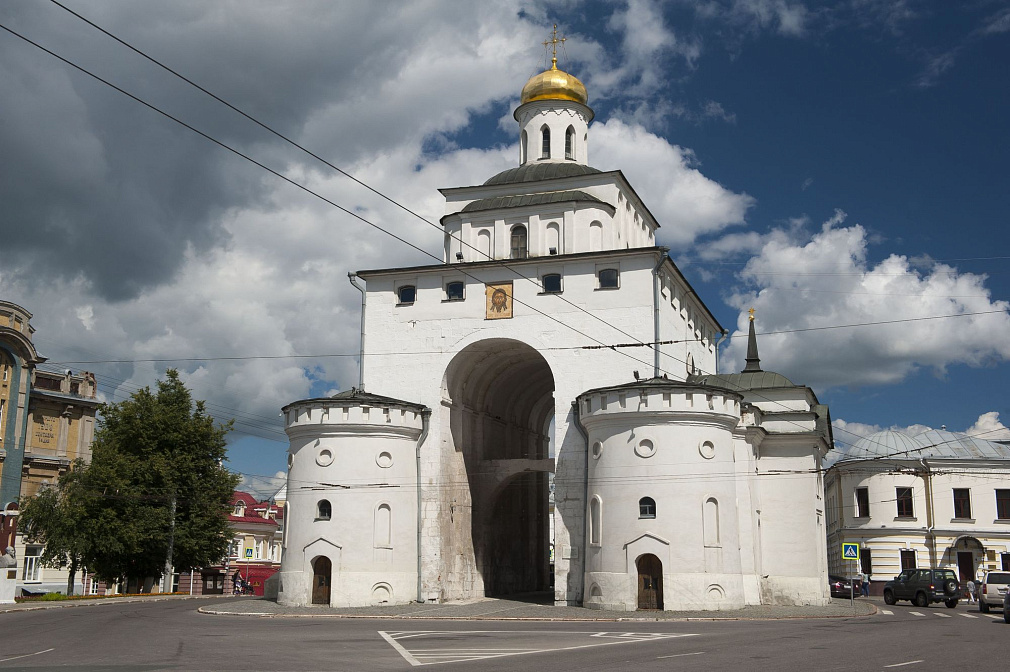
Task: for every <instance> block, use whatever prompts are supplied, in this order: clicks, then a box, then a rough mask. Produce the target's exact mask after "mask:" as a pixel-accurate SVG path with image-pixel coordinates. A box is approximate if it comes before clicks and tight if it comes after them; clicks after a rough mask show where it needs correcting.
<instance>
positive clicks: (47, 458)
mask: <svg viewBox="0 0 1010 672" xmlns="http://www.w3.org/2000/svg"><path fill="white" fill-rule="evenodd" d="M31 318H32V314H31V313H29V312H28V311H27V310H25V309H24V308H22V307H21V306H18V305H17V304H14V303H11V302H9V301H0V511H5V512H6V514H5V515H6V516H7V517H13V516H14V515H16V514H15V511H14V509H15V506H16V503H17V502H18V501H19V500H20V499H23V498H25V497H33V496H34V495H35V494H36V493H37V492H38V491H39V489H40V488H41V487H44V486H45V485H50V484H55V483H56V482H57V481H58V480H59V477H60V476H61V475H62V474H64V473H66V471H67V470H68V469H70V467H71V465H72V464H73V463H74V460H77V459H83V460H84V461H85V462H90V461H91V444H92V442H93V441H94V436H95V413H96V411H97V410H98V406H99V401H98V399H97V392H98V386H97V383H96V381H95V376H94V374H92V373H88V372H81V373H74V372H72V371H69V370H63V371H43V370H41V369H40V368H39V365H41V364H43V363H44V362H45V361H46V358H45V357H42V356H40V355H39V354H38V352H37V350H36V349H35V346H34V344H33V342H32V337H33V335H34V332H35V329H34V328H33V327H32V326H31ZM0 542H3V543H4V544H5V545H6V544H11V540H9V539H0ZM11 545H13V546H14V547H15V549H16V551H17V557H18V565H19V566H18V568H17V579H18V584H17V585H18V588H19V589H21V590H24V591H29V592H46V591H50V590H61V591H62V590H66V582H67V574H66V570H63V569H51V568H43V567H42V566H41V564H40V562H39V557H40V556H41V554H42V547H41V546H39V545H37V544H27V545H26V544H25V543H24V538H23V537H22V536H21V535H18V536H17V538H16V540H15V541H14V543H12V544H11Z"/></svg>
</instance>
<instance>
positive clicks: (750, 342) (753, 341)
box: [743, 308, 761, 373]
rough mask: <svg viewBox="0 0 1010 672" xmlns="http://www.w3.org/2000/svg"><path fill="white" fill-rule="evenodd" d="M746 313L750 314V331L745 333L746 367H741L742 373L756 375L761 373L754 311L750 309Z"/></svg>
mask: <svg viewBox="0 0 1010 672" xmlns="http://www.w3.org/2000/svg"><path fill="white" fill-rule="evenodd" d="M747 312H748V313H750V323H749V325H750V330H749V331H748V332H747V357H746V358H745V360H746V362H747V366H745V367H743V372H744V373H748V372H750V371H753V372H755V373H758V372H760V371H761V358H760V357H758V342H757V335H755V333H754V309H753V308H751V309H750V310H748V311H747Z"/></svg>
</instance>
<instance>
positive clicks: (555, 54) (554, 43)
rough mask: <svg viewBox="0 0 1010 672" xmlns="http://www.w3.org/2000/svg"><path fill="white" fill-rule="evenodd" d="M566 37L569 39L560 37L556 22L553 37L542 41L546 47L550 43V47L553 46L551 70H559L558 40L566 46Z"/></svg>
mask: <svg viewBox="0 0 1010 672" xmlns="http://www.w3.org/2000/svg"><path fill="white" fill-rule="evenodd" d="M566 39H568V38H566V37H562V38H561V39H558V24H556V23H555V24H554V33H553V35H552V37H551V39H549V40H544V41H543V43H542V44H543V45H544V47H545V48H546V47H547V46H548V45H550V47H551V70H557V69H558V42H560V43H561V45H562V46H564V44H565V40H566Z"/></svg>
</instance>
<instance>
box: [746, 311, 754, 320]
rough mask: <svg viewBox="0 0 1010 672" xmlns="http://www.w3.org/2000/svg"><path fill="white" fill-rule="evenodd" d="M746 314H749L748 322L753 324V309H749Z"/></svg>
mask: <svg viewBox="0 0 1010 672" xmlns="http://www.w3.org/2000/svg"><path fill="white" fill-rule="evenodd" d="M747 312H748V313H750V321H751V322H753V321H754V309H753V308H751V309H750V310H748V311H747Z"/></svg>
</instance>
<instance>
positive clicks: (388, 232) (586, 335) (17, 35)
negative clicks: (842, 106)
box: [0, 0, 845, 431]
mask: <svg viewBox="0 0 1010 672" xmlns="http://www.w3.org/2000/svg"><path fill="white" fill-rule="evenodd" d="M51 2H54V4H57V5H59V6H60V7H62V8H63V9H66V10H67V11H69V12H70V13H72V14H74V15H75V16H78V17H79V18H81V19H82V20H85V21H86V22H88V23H89V24H91V25H93V26H95V27H96V28H99V27H98V26H97V25H96V24H94V23H92V22H90V21H88V20H87V19H84V17H81V16H80V15H78V14H77V13H76V12H73V11H71V10H69V9H67V8H66V7H64V6H63V5H60V4H59V3H58V2H55V0H51ZM0 28H2V29H3V30H5V31H6V32H8V33H10V34H11V35H13V36H15V37H17V38H19V39H21V40H23V41H25V42H27V43H28V44H31V45H32V46H34V47H36V48H38V49H40V50H41V51H44V52H45V53H47V54H49V55H50V56H53V57H54V58H56V59H58V60H60V61H61V62H63V63H65V64H67V65H69V66H71V67H73V68H75V69H76V70H78V71H80V72H82V73H83V74H86V75H88V76H89V77H92V78H93V79H95V80H97V81H99V82H101V83H103V84H105V85H106V86H109V87H110V88H112V89H114V90H116V91H117V92H119V93H121V94H123V95H125V96H127V97H129V98H131V99H132V100H134V101H136V102H138V103H140V104H142V105H144V106H145V107H147V108H149V109H151V110H152V111H154V112H156V113H158V114H161V115H162V116H165V117H166V118H168V119H170V120H171V121H174V122H176V123H177V124H179V125H181V126H183V127H184V128H186V129H188V130H190V131H192V132H194V133H196V134H197V135H200V136H201V137H203V138H205V139H207V140H208V141H210V142H212V143H214V144H216V145H218V146H220V147H221V148H223V149H225V150H227V151H229V152H231V153H233V154H235V155H237V156H239V157H241V158H243V159H245V160H247V161H249V162H250V163H253V164H254V165H256V166H258V167H260V168H262V169H263V170H266V171H267V172H269V173H271V174H273V175H274V176H276V177H279V178H280V179H282V180H284V181H285V182H288V183H289V184H291V185H293V186H295V187H297V188H298V189H300V190H302V191H304V192H306V193H308V194H310V195H312V196H315V197H316V198H318V199H320V200H322V201H324V202H325V203H327V204H329V205H331V206H333V207H335V208H337V209H338V210H340V211H342V212H344V213H346V214H348V215H351V216H352V217H354V218H355V219H358V220H360V221H361V222H363V223H365V224H367V225H368V226H370V227H372V228H374V229H376V230H378V231H380V232H382V233H385V234H387V235H389V236H391V237H392V238H394V239H396V240H398V241H399V242H402V243H404V244H405V245H407V246H409V247H411V248H412V249H414V250H416V251H418V252H421V253H422V254H424V255H426V256H429V257H431V258H433V259H435V260H436V261H438V262H439V263H443V260H441V259H439V258H438V257H436V256H435V255H434V254H431V253H430V252H428V251H426V250H424V249H422V248H420V247H418V246H417V245H415V244H413V243H411V242H409V241H407V240H406V239H404V238H402V237H401V236H398V235H396V234H394V233H392V232H391V231H388V230H386V229H384V228H382V227H381V226H379V225H377V224H374V223H373V222H371V221H369V220H368V219H366V218H365V217H363V216H361V215H359V214H357V213H355V212H353V211H351V210H349V209H347V208H345V207H343V206H341V205H339V204H338V203H336V202H334V201H332V200H330V199H328V198H326V197H324V196H322V195H321V194H318V193H317V192H315V191H313V190H311V189H309V188H308V187H306V186H304V185H302V184H300V183H299V182H297V181H295V180H293V179H291V178H289V177H287V176H285V175H284V174H282V173H280V172H278V171H276V170H274V169H272V168H270V167H269V166H267V165H265V164H263V163H261V162H259V161H257V160H256V159H253V158H252V157H250V156H248V155H247V154H244V153H243V152H241V151H239V150H237V149H235V148H233V147H231V146H230V145H228V144H226V143H224V142H223V141H220V140H218V139H216V138H214V137H213V136H211V135H209V134H207V133H205V132H203V131H200V130H199V129H197V128H196V127H194V126H192V125H190V124H188V123H186V122H184V121H182V120H181V119H179V118H178V117H175V116H173V115H171V114H169V113H168V112H165V111H164V110H161V109H160V108H158V107H157V106H155V105H153V104H151V103H149V102H147V101H145V100H143V99H141V98H139V97H138V96H135V95H134V94H132V93H130V92H128V91H126V90H125V89H123V88H121V87H119V86H117V85H115V84H113V83H112V82H110V81H108V80H106V79H104V78H102V77H101V76H99V75H97V74H95V73H93V72H91V71H89V70H88V69H86V68H84V67H83V66H80V65H78V64H76V63H74V62H72V61H70V60H69V59H66V58H64V57H63V56H60V55H59V54H57V53H55V52H54V51H52V50H50V49H47V48H46V47H44V46H42V45H41V44H39V43H37V42H35V41H33V40H31V39H30V38H28V37H26V36H24V35H22V34H20V33H18V32H17V31H14V30H13V29H11V28H9V27H7V26H5V25H3V24H0ZM99 29H100V30H102V32H103V33H106V34H107V35H109V36H110V37H113V38H114V39H116V40H117V41H119V42H122V43H123V44H124V45H126V46H128V47H129V48H131V49H133V50H134V51H136V52H137V53H139V54H141V55H142V56H144V57H145V58H148V59H149V60H151V61H152V62H154V63H156V64H158V65H159V66H161V67H163V68H165V69H166V70H168V71H170V72H172V73H173V74H176V75H177V76H180V77H181V75H178V73H175V71H173V70H171V69H170V68H168V67H167V66H164V65H162V64H161V63H160V62H158V61H156V60H155V59H153V58H151V57H150V56H147V55H146V54H143V52H140V50H138V49H136V48H135V47H132V46H131V45H128V44H126V43H125V42H124V41H122V40H120V39H119V38H117V37H115V36H113V35H111V33H108V31H105V30H104V29H101V28H99ZM183 79H185V78H184V77H183ZM186 81H187V82H189V80H186ZM190 83H191V84H192V82H190ZM193 85H194V86H196V85H195V84H193ZM197 88H200V89H201V90H202V91H204V92H205V93H208V95H212V96H213V94H210V93H209V92H207V91H206V90H205V89H202V87H197ZM213 97H215V98H216V99H218V100H221V99H219V98H218V97H217V96H213ZM221 102H224V101H223V100H221ZM229 107H233V106H231V105H229ZM233 109H235V110H236V111H239V112H241V111H240V110H237V108H234V107H233ZM242 114H243V115H245V113H242ZM245 116H248V115H245ZM250 119H251V117H250ZM256 123H258V124H260V125H263V124H261V122H258V121H257V122H256ZM263 126H264V128H268V127H266V126H265V125H263ZM268 130H271V132H274V133H276V132H275V131H272V129H269V128H268ZM277 135H278V136H279V137H282V138H284V136H282V135H280V134H277ZM284 139H285V140H288V139H287V138H284ZM288 142H292V141H290V140H288ZM292 144H294V145H295V146H297V147H299V148H300V149H302V150H303V151H306V152H307V153H309V154H311V155H312V156H314V157H316V158H317V159H318V158H319V157H317V156H316V155H315V154H313V153H311V152H309V151H308V150H305V149H304V148H302V147H301V146H300V145H297V143H293V142H292ZM319 160H321V161H322V159H319ZM324 163H326V162H325V161H324ZM327 165H330V164H328V163H327ZM331 167H333V168H334V169H336V170H338V171H340V169H339V168H336V166H331ZM340 172H341V173H343V172H344V171H340ZM355 181H358V180H356V179H355ZM368 188H369V189H372V188H371V187H368ZM372 190H373V191H376V190H374V189H372ZM376 193H379V194H380V195H382V196H383V198H386V199H387V200H389V201H390V202H392V203H395V204H397V205H399V204H398V203H397V202H396V201H394V200H393V199H390V198H389V197H387V196H385V195H384V194H381V193H380V192H378V191H376ZM400 207H404V209H405V210H407V211H408V212H411V213H412V214H415V215H416V213H413V211H410V210H409V209H407V208H405V206H400ZM417 216H418V217H420V215H417ZM421 219H422V220H423V221H425V222H426V223H428V224H429V225H431V226H435V227H436V228H439V227H437V226H436V225H435V224H434V223H432V222H429V221H428V220H426V219H424V218H423V217H421ZM461 242H463V241H461ZM468 247H469V245H468ZM666 258H667V259H669V256H668V255H666ZM670 261H671V263H672V259H671V260H670ZM505 267H506V268H508V266H505ZM454 268H456V269H457V270H459V271H460V272H461V274H462V275H464V276H466V277H469V278H470V279H472V280H474V281H477V282H479V280H478V279H477V278H476V277H474V276H473V275H472V274H469V273H468V272H466V271H464V270H462V269H459V267H458V266H457V267H454ZM510 270H513V271H514V269H510ZM519 275H520V277H523V278H525V279H527V280H531V281H532V282H534V284H537V283H536V282H535V281H533V280H532V279H530V278H527V277H526V276H523V275H522V274H519ZM827 275H831V274H827ZM553 296H558V297H559V298H561V299H562V300H563V301H565V302H566V303H569V304H570V305H573V306H574V307H576V308H578V309H579V310H581V311H583V312H585V313H587V314H588V315H590V316H592V317H594V318H595V319H597V320H599V321H601V322H603V323H604V324H606V325H607V326H609V327H611V328H613V329H615V330H617V331H619V332H621V333H624V334H625V335H627V336H631V337H632V338H634V336H632V335H631V334H628V333H627V332H624V331H623V330H622V329H620V328H619V327H617V326H616V325H613V324H612V323H609V322H607V321H606V320H604V319H603V318H601V317H599V316H598V315H596V314H595V313H593V312H591V311H587V310H586V309H584V308H582V307H581V306H576V305H575V304H573V303H571V302H570V301H568V300H567V299H565V298H564V297H560V295H557V294H553ZM513 302H514V303H518V304H520V305H524V306H526V307H527V308H530V309H531V310H533V311H534V312H536V313H538V314H540V315H542V316H544V317H547V318H548V319H551V320H553V321H554V322H557V323H558V324H560V325H561V326H563V327H566V328H568V329H571V330H572V331H575V332H576V333H578V334H580V335H582V336H584V337H586V338H589V339H590V340H592V341H595V342H596V343H598V344H600V345H605V344H604V343H602V342H601V341H599V340H598V339H596V338H594V337H591V336H589V335H588V334H585V333H584V332H582V331H580V330H579V329H576V328H575V327H573V326H571V325H569V324H566V323H564V322H562V321H561V320H558V319H557V318H555V317H554V316H552V315H548V314H547V313H544V312H543V311H540V310H538V309H536V308H535V307H533V306H531V305H530V304H527V303H525V302H522V301H520V300H518V299H516V298H515V297H513ZM636 340H637V339H636ZM638 342H639V343H641V341H638ZM651 347H652V348H653V349H654V350H656V351H658V352H659V353H660V355H662V354H664V353H662V352H661V351H660V350H659V348H658V346H651ZM610 349H611V350H612V351H613V352H616V353H619V354H622V355H624V356H626V357H629V358H630V359H632V360H634V361H636V362H638V363H640V364H642V365H644V366H654V364H653V363H652V362H647V361H644V360H640V359H638V358H635V357H633V356H631V355H629V354H628V353H626V352H624V351H622V350H617V349H616V348H610ZM667 357H668V358H672V359H674V360H675V361H678V362H681V363H686V362H684V361H683V360H680V359H679V358H677V357H675V356H673V355H667ZM661 370H662V369H661ZM665 373H669V372H665ZM748 392H750V393H751V394H752V395H755V396H759V397H761V396H762V395H760V394H756V393H754V392H753V391H752V390H748ZM765 400H767V401H770V402H772V403H779V402H776V401H775V400H771V399H767V398H765ZM779 405H783V404H781V403H780V404H779ZM783 406H784V405H783ZM793 424H797V426H800V425H799V424H798V423H793ZM841 431H845V430H841Z"/></svg>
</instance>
